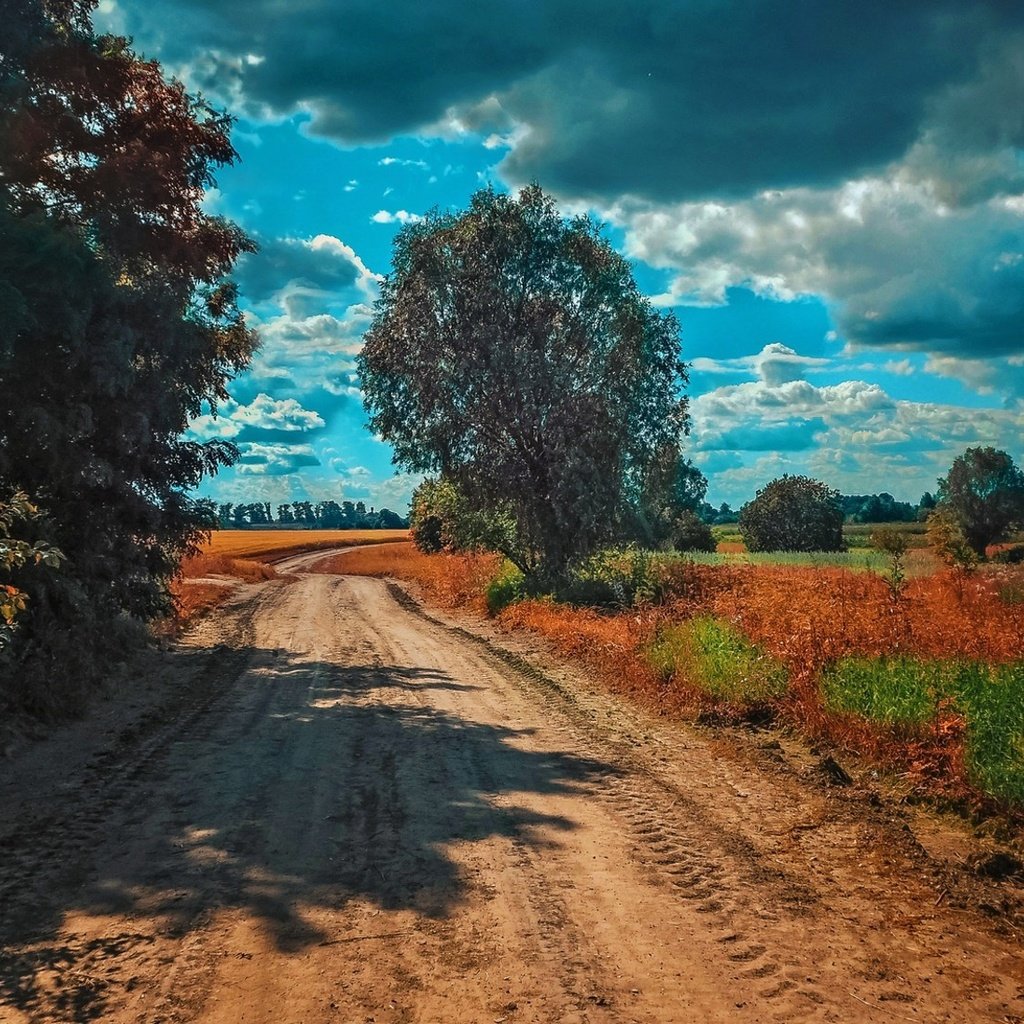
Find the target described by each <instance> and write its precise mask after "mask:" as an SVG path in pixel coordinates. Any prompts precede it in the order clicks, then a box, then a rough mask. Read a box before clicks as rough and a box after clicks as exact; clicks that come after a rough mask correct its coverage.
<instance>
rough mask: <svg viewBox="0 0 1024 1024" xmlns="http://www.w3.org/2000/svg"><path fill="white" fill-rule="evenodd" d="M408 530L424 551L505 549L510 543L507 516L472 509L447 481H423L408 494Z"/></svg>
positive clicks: (431, 552) (414, 541) (454, 485)
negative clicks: (409, 499) (410, 498)
mask: <svg viewBox="0 0 1024 1024" xmlns="http://www.w3.org/2000/svg"><path fill="white" fill-rule="evenodd" d="M409 529H410V532H411V533H412V539H413V543H414V544H415V545H416V547H417V548H419V550H420V551H423V552H424V553H426V554H436V553H437V552H438V551H476V550H479V549H481V548H483V549H487V550H491V551H507V550H510V549H511V546H512V537H511V533H512V523H511V520H510V519H509V517H508V515H502V514H500V513H498V514H494V513H484V512H481V511H479V510H478V509H476V508H474V507H473V506H472V505H471V504H470V502H469V501H468V500H467V498H466V496H465V495H464V494H463V493H462V491H460V490H459V488H458V485H456V484H455V483H453V482H452V481H451V480H445V479H439V480H433V479H428V480H424V481H423V483H421V484H420V485H419V486H418V487H417V488H416V490H415V491H413V495H412V510H411V512H410V515H409Z"/></svg>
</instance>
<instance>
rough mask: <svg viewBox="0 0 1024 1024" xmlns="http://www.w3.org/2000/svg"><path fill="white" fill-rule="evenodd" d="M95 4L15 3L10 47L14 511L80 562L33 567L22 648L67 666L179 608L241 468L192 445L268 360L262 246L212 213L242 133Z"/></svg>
mask: <svg viewBox="0 0 1024 1024" xmlns="http://www.w3.org/2000/svg"><path fill="white" fill-rule="evenodd" d="M94 7H95V3H93V2H90V0H46V2H43V0H19V2H18V3H16V4H14V5H13V7H12V8H11V9H10V10H9V11H8V12H7V14H6V15H5V33H7V35H6V37H5V40H4V42H3V44H0V500H2V499H3V498H4V496H5V494H10V493H13V492H15V491H22V492H26V493H27V494H28V495H29V496H30V497H31V498H32V500H33V501H35V502H37V503H38V504H39V505H40V506H41V507H42V508H43V509H44V510H45V513H46V515H45V516H44V517H42V518H41V519H39V520H38V521H36V523H35V529H37V530H38V531H41V532H42V533H44V534H45V535H46V538H47V539H49V540H51V541H52V542H53V543H54V544H56V545H57V546H59V548H60V549H61V550H62V551H63V552H64V554H65V556H66V562H65V564H64V565H63V567H62V571H61V573H59V574H58V575H56V576H54V575H53V574H50V575H49V576H43V575H37V574H35V573H34V571H33V570H32V567H31V566H29V567H26V570H25V572H26V579H25V590H26V592H27V594H28V596H29V603H28V606H27V610H26V613H25V615H23V616H22V618H21V624H22V628H21V636H20V637H19V639H20V641H21V643H20V645H12V648H11V649H12V650H15V649H17V651H18V655H19V656H20V657H24V656H25V655H27V654H29V653H34V654H36V655H41V656H43V657H46V656H49V657H50V658H51V660H53V661H55V662H57V661H59V660H60V659H61V658H62V657H64V656H65V655H66V654H67V652H68V651H69V650H70V651H73V652H75V653H81V657H82V659H83V660H89V658H90V654H91V652H93V648H92V646H91V645H92V644H93V642H94V641H95V642H100V641H101V640H102V639H103V637H104V636H105V635H106V632H107V631H106V630H105V629H104V627H103V625H102V622H104V621H106V622H108V623H109V622H112V621H113V620H114V618H115V617H116V616H118V615H119V614H121V613H124V612H126V613H128V614H129V615H130V616H135V617H146V616H148V615H151V614H153V613H154V612H156V611H158V610H160V609H161V608H162V607H164V605H165V601H166V591H165V583H166V581H167V579H168V577H169V576H170V575H171V574H172V573H173V571H174V569H175V566H176V561H177V558H178V556H179V555H180V554H181V553H182V552H183V551H184V550H186V549H187V548H188V547H189V545H190V544H191V543H192V542H193V541H194V540H195V538H196V537H197V536H198V535H199V532H200V531H201V529H202V528H203V526H204V525H206V519H205V517H204V515H203V512H202V510H201V509H198V508H196V507H195V505H194V503H192V502H191V501H190V500H189V498H188V497H187V493H188V491H189V490H190V489H191V488H193V487H195V485H196V484H197V483H198V482H199V480H200V478H201V477H202V476H203V475H204V474H206V473H208V472H211V471H213V470H215V469H216V468H217V467H218V466H219V465H222V464H224V463H226V462H229V461H231V459H232V458H233V455H234V451H233V449H232V447H231V446H230V445H226V444H224V443H223V442H213V443H209V444H205V445H204V444H199V443H197V442H192V441H187V440H183V439H182V437H181V434H182V432H183V431H184V429H185V428H186V426H187V424H188V420H189V418H190V417H191V416H194V415H196V414H197V413H199V412H200V410H201V409H202V407H203V406H204V403H207V404H210V405H214V406H215V405H216V403H217V402H218V400H222V399H223V398H224V397H226V396H225V390H224V387H225V383H226V381H227V380H228V379H229V378H230V377H231V376H232V375H233V374H234V373H235V372H237V371H238V370H240V369H242V368H243V367H244V366H245V365H246V364H247V362H248V360H249V357H250V355H251V352H252V350H253V347H254V344H255V338H254V336H253V334H252V333H251V331H250V330H249V329H248V328H247V327H246V325H245V323H244V320H243V319H242V316H241V314H240V312H239V310H238V308H237V306H236V303H235V291H234V288H233V286H232V285H231V284H230V282H229V281H228V280H227V276H226V275H227V274H228V273H229V272H230V270H231V268H232V265H233V263H234V261H235V259H236V258H237V256H238V255H239V254H240V253H241V252H243V251H245V250H247V249H249V248H251V246H250V243H249V242H248V240H247V239H246V238H245V236H244V235H243V234H242V233H241V232H240V231H239V230H238V229H237V228H236V227H235V226H233V225H232V224H230V223H228V222H226V221H224V220H222V219H220V218H218V217H214V216H211V215H210V214H209V213H208V212H206V211H205V209H204V207H203V200H204V197H205V192H206V189H207V188H208V187H209V186H210V185H211V184H212V182H213V172H214V171H215V169H216V168H217V167H218V166H221V165H224V164H226V163H229V162H231V161H232V160H233V159H234V157H235V154H234V150H233V149H232V148H231V144H230V139H229V135H228V132H229V127H230V123H229V120H228V119H227V118H226V117H224V116H223V115H221V114H219V113H217V112H215V111H213V110H211V109H210V108H209V107H208V106H207V105H206V104H205V103H204V102H203V101H201V100H199V99H196V98H194V97H191V96H189V95H188V94H187V93H186V92H185V90H184V89H183V88H182V86H181V85H180V84H179V83H177V82H174V81H170V80H168V79H166V78H165V77H164V75H163V73H162V71H161V69H160V67H159V65H157V64H155V63H152V62H150V61H146V60H143V59H142V58H140V57H139V56H137V55H136V54H135V53H134V52H133V51H132V50H131V48H130V46H129V44H128V42H127V41H126V40H124V39H120V38H116V37H111V36H97V35H96V34H95V33H94V31H93V28H92V25H91V21H90V14H91V11H92V9H93V8H94ZM61 632H63V633H64V634H65V636H67V635H74V637H75V639H74V641H73V642H72V643H67V642H65V646H64V648H63V649H58V645H57V643H56V640H55V637H56V635H57V634H58V633H61ZM83 638H84V639H83ZM22 667H23V666H22ZM64 667H65V671H73V670H74V669H73V668H72V667H70V666H67V665H65V666H64ZM19 671H20V670H19Z"/></svg>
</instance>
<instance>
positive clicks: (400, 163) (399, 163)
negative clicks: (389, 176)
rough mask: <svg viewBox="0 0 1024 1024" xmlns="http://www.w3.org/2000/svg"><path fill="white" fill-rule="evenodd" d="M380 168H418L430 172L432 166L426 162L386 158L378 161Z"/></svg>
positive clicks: (393, 157)
mask: <svg viewBox="0 0 1024 1024" xmlns="http://www.w3.org/2000/svg"><path fill="white" fill-rule="evenodd" d="M377 165H378V166H379V167H418V168H419V169H420V170H421V171H429V170H430V164H428V163H427V162H426V160H402V159H399V158H398V157H396V156H386V157H384V158H383V159H381V160H378V161H377Z"/></svg>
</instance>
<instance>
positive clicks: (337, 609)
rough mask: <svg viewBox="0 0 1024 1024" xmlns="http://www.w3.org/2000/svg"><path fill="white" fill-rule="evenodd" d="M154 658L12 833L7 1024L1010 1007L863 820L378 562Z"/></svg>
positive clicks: (1, 1009)
mask: <svg viewBox="0 0 1024 1024" xmlns="http://www.w3.org/2000/svg"><path fill="white" fill-rule="evenodd" d="M301 568H308V564H307V563H303V565H302V566H301ZM174 659H175V661H176V662H180V667H179V668H178V669H177V670H176V671H177V676H176V689H175V690H174V695H173V699H172V700H171V701H170V702H169V703H168V704H167V706H166V707H165V708H164V709H163V710H162V711H161V713H159V714H155V715H153V716H151V717H150V718H149V719H147V720H146V721H145V722H144V723H143V725H142V726H140V727H139V728H138V729H136V730H134V731H130V730H126V733H125V735H123V736H122V738H121V740H120V741H119V743H118V744H116V745H115V746H113V747H112V748H111V749H109V750H107V751H105V752H103V753H102V754H101V755H99V756H97V757H95V758H93V760H92V762H91V763H90V764H89V765H88V766H86V768H85V769H84V770H83V771H82V772H81V773H79V774H77V775H76V776H75V777H73V778H69V779H64V780H60V781H59V783H55V784H54V785H53V789H52V792H47V793H46V794H45V797H46V799H45V800H43V799H36V800H35V802H34V803H33V804H32V806H31V808H29V809H28V810H26V811H25V813H24V814H22V815H21V817H20V819H19V820H17V821H11V820H9V821H8V822H6V823H5V825H4V826H3V830H2V831H0V851H2V852H3V858H2V868H0V941H2V947H3V952H2V953H0V1021H4V1022H8V1021H10V1022H18V1024H21V1022H43V1021H46V1022H53V1021H60V1022H67V1021H75V1022H79V1021H94V1020H95V1021H111V1022H115V1024H121V1022H129V1021H132V1022H153V1024H157V1022H179V1021H180V1022H185V1021H204V1022H222V1024H234V1022H240V1021H245V1022H263V1021H265V1022H271V1021H275V1022H278V1021H281V1022H298V1021H308V1022H320V1021H325V1022H326V1021H338V1022H345V1024H349V1022H360V1024H364V1022H366V1024H368V1022H373V1024H397V1022H405V1021H422V1022H441V1021H466V1022H477V1021H480V1022H487V1021H497V1020H502V1021H508V1022H509V1024H515V1022H520V1021H522V1022H534V1024H550V1022H566V1024H571V1022H595V1024H596V1022H616V1024H619V1022H633V1021H635V1022H644V1024H661V1022H665V1024H673V1022H680V1024H682V1022H690V1021H700V1022H704V1021H708V1022H714V1021H739V1022H753V1021H773V1020H774V1021H780V1022H781V1021H837V1022H838V1021H879V1022H881V1021H893V1020H899V1019H910V1020H916V1021H921V1022H938V1021H1012V1020H1015V1019H1020V1017H1021V1015H1024V999H1022V998H1021V997H1022V996H1024V991H1022V989H1021V983H1022V980H1024V958H1022V957H1021V954H1020V951H1019V949H1018V948H1017V947H1016V946H1015V945H1012V944H1010V943H1009V942H1008V941H1006V940H1004V939H1000V938H999V937H998V936H996V935H995V934H994V933H992V932H991V930H990V928H989V926H988V925H987V924H986V923H985V922H984V920H983V919H982V918H981V917H980V916H978V915H975V914H973V913H971V912H969V911H967V910H958V909H953V908H949V907H947V906H946V905H944V904H942V902H941V900H939V901H937V900H936V895H937V894H936V892H935V891H934V889H933V888H932V886H931V885H930V883H929V881H928V879H927V877H924V875H923V874H922V873H921V872H920V871H918V870H917V868H918V867H919V866H920V865H919V864H918V863H915V862H914V861H913V858H912V854H911V853H909V852H907V851H901V849H900V848H899V847H898V845H897V846H893V845H892V843H891V842H889V841H888V840H889V837H888V833H887V832H886V829H887V827H888V826H886V824H885V823H884V822H882V821H881V820H877V821H876V820H872V819H869V818H865V816H864V814H863V813H862V812H860V811H858V810H856V809H854V808H852V807H850V806H848V805H845V804H842V803H837V802H836V801H834V800H832V799H831V798H830V797H829V796H828V794H825V793H822V792H812V791H809V790H807V789H806V788H805V787H802V786H801V785H800V784H798V783H797V782H795V781H794V780H792V779H787V778H785V777H779V778H773V777H767V776H759V775H758V774H757V773H756V772H752V771H751V770H750V768H749V767H744V766H742V765H740V764H737V763H736V762H735V761H730V760H729V759H728V758H724V757H719V756H716V754H715V752H714V751H713V750H712V748H711V746H710V745H709V743H708V741H707V740H704V739H701V738H700V737H698V736H696V735H691V734H689V733H687V732H685V731H683V730H678V729H676V730H673V729H671V728H669V727H659V726H657V725H655V724H651V723H648V724H644V723H643V722H642V721H641V719H639V718H638V717H637V715H636V713H635V712H632V711H630V710H629V709H624V708H622V707H621V706H620V705H619V704H617V703H616V702H615V701H614V700H612V699H611V698H608V697H605V696H602V695H601V694H600V693H599V692H597V691H595V690H592V689H591V690H578V691H570V689H569V688H568V687H566V688H563V689H560V688H559V687H557V686H554V685H552V683H551V681H550V680H548V679H545V678H544V677H542V676H540V675H538V674H537V673H536V672H534V671H531V670H530V668H529V666H528V665H525V664H522V663H519V662H518V661H517V660H516V659H515V658H510V657H508V656H503V655H502V654H501V652H500V651H495V650H494V649H493V648H492V647H490V646H488V644H486V643H484V642H482V641H480V640H477V639H474V638H473V637H472V636H470V635H468V634H466V633H465V632H463V631H461V630H458V629H455V628H452V627H451V626H448V625H446V624H445V623H443V622H439V621H435V620H433V619H431V618H430V616H429V615H425V614H423V613H422V612H420V611H418V610H417V608H416V606H415V605H413V604H411V603H410V602H409V600H408V599H406V598H404V597H403V596H402V595H401V594H400V593H398V595H397V597H396V592H395V590H393V589H391V588H389V586H388V585H387V584H386V583H383V582H381V581H377V580H372V579H361V578H354V577H339V576H330V575H315V574H312V575H305V576H301V577H299V578H298V579H297V580H296V581H295V582H292V583H290V584H287V585H285V584H281V583H270V584H262V585H257V586H253V587H244V588H240V589H239V591H238V593H237V594H236V595H235V597H234V598H233V599H232V601H231V603H230V604H229V605H228V606H226V607H225V608H224V609H221V610H220V611H218V612H217V613H215V614H214V615H212V616H211V617H210V618H209V619H207V620H206V621H204V622H203V623H201V624H200V626H199V627H198V628H197V629H196V630H195V632H194V633H193V635H192V636H191V637H190V638H189V640H188V641H187V643H186V644H185V645H184V646H183V648H182V650H181V651H179V652H178V653H177V654H175V655H174ZM638 723H639V725H638ZM40 784H41V785H45V781H44V782H41V783H40Z"/></svg>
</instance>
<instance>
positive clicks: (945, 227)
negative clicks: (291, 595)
mask: <svg viewBox="0 0 1024 1024" xmlns="http://www.w3.org/2000/svg"><path fill="white" fill-rule="evenodd" d="M98 22H99V24H100V25H101V26H102V27H106V28H112V29H115V30H117V31H121V32H125V33H127V34H129V35H131V36H133V37H134V39H135V42H136V46H137V48H138V49H139V50H141V51H142V52H143V53H145V54H147V55H148V56H152V57H155V58H157V59H159V60H161V61H162V62H163V63H164V64H165V66H166V67H167V68H168V69H169V70H170V71H172V72H173V73H175V74H176V75H178V76H179V77H181V78H182V79H183V80H184V81H185V82H186V84H187V85H188V86H189V87H190V88H191V89H193V90H201V91H202V92H203V93H204V94H205V95H206V96H207V97H208V98H210V99H212V100H214V101H216V102H217V103H219V104H221V105H223V106H226V107H228V108H229V109H230V110H231V111H232V112H233V113H234V114H235V115H236V116H237V117H238V126H237V130H236V132H235V136H234V139H235V144H236V146H237V149H238V151H239V153H240V155H241V161H240V163H239V164H238V166H236V167H233V168H230V169H228V170H225V171H224V172H222V173H221V175H220V176H219V182H218V185H219V187H218V189H217V190H216V191H215V192H212V193H211V194H210V196H209V198H208V203H209V205H210V207H211V208H212V209H215V210H217V211H218V212H222V213H224V214H225V215H227V216H229V217H231V218H233V219H234V220H236V221H238V222H240V223H241V224H242V225H243V226H244V227H245V228H246V230H248V231H249V232H250V233H251V234H252V235H253V236H254V237H255V238H256V239H257V240H258V241H259V242H260V245H261V247H262V248H261V252H260V254H259V255H258V256H255V257H251V258H248V259H247V261H246V262H245V263H244V264H243V265H242V266H241V267H240V269H239V274H238V277H239V280H240V283H241V285H242V288H243V291H244V294H245V298H246V306H247V309H248V310H249V312H250V315H251V317H252V320H253V323H254V324H256V325H257V326H258V327H259V329H260V332H261V334H262V336H263V348H262V351H261V352H260V354H259V355H258V356H257V358H256V360H255V362H254V364H253V367H252V369H251V370H250V371H249V372H248V373H247V374H246V375H245V376H244V377H242V378H240V379H239V380H237V381H235V382H234V384H233V385H232V387H231V393H232V397H233V401H232V402H231V403H230V404H229V405H228V406H227V407H226V408H224V409H223V410H222V412H221V415H220V416H219V417H218V418H217V419H212V418H210V417H203V418H201V419H200V420H199V421H197V422H196V423H195V424H194V428H193V429H194V431H195V433H196V434H197V435H198V436H201V437H213V436H222V437H228V438H231V439H232V440H234V441H235V442H236V443H237V444H238V445H239V447H240V448H241V450H242V452H243V456H242V460H241V462H240V464H239V465H238V466H236V467H235V468H234V469H232V470H229V471H226V472H224V473H223V474H222V475H221V477H220V478H218V479H217V480H216V481H215V482H214V483H211V484H210V485H208V486H207V487H206V488H205V489H204V491H205V493H207V494H209V495H211V496H214V497H217V498H218V499H220V500H240V499H242V498H243V497H246V498H250V497H251V498H254V499H262V500H268V501H278V500H282V501H284V500H292V499H297V498H305V497H312V498H316V499H320V498H327V497H333V498H338V497H339V495H340V496H344V497H347V498H352V499H361V500H364V501H366V502H367V503H368V504H374V505H378V506H379V505H388V506H390V507H392V508H397V509H399V510H402V511H404V507H405V503H406V501H407V498H408V493H409V490H410V483H411V481H410V480H409V479H408V478H405V477H401V476H396V475H395V472H394V470H393V468H392V467H391V465H390V452H389V450H388V448H387V447H386V446H385V445H383V444H381V443H379V442H378V441H376V440H374V439H373V438H372V437H371V436H370V435H369V434H368V433H367V431H366V430H365V428H364V426H363V424H364V420H365V415H364V413H363V411H362V408H361V405H360V399H359V390H358V388H359V383H358V380H357V378H356V376H355V374H354V356H355V354H356V353H357V352H358V349H359V344H360V337H361V333H362V331H363V330H364V329H365V327H366V325H367V321H368V318H369V316H370V315H371V307H372V302H373V300H374V297H375V295H376V289H377V284H378V281H379V280H380V276H381V275H383V274H386V273H387V272H388V266H389V259H390V253H391V239H392V237H393V235H394V232H395V230H396V229H397V228H398V226H400V225H401V224H402V223H404V222H406V221H408V220H410V219H414V218H416V217H417V216H420V215H421V214H422V213H423V212H424V211H426V210H428V209H430V208H431V207H435V206H436V207H441V208H445V207H454V208H461V207H463V206H464V205H465V204H466V201H467V199H468V197H469V196H470V194H471V193H472V192H473V191H474V190H475V189H477V188H479V187H480V186H481V184H483V183H486V182H493V183H494V184H495V186H496V187H499V188H509V189H514V188H515V187H517V186H518V185H521V184H523V183H525V182H528V181H531V180H536V181H538V182H539V183H540V184H541V186H542V187H544V188H545V189H546V190H548V191H550V192H552V193H554V194H555V195H556V196H557V197H558V198H559V201H560V202H561V203H562V205H563V208H564V209H565V210H566V211H578V210H583V209H588V210H591V211H593V212H594V214H595V215H596V216H597V217H598V218H600V219H601V220H602V221H603V222H604V223H605V224H606V225H607V228H608V233H609V236H610V237H611V238H612V240H613V241H614V243H615V244H616V245H617V246H618V247H619V248H620V249H621V250H622V251H623V252H624V253H625V254H626V255H627V256H628V257H630V259H631V260H633V261H634V265H635V267H636V275H637V278H638V280H639V282H640V283H641V286H642V287H643V288H644V289H645V291H647V293H648V294H650V295H651V296H652V297H653V298H654V300H655V301H656V302H657V303H658V304H660V305H663V306H669V307H672V308H674V309H675V311H676V313H677V315H678V317H679V319H680V321H681V323H682V328H683V333H682V346H683V353H684V356H685V357H686V358H687V359H688V360H689V361H691V363H692V381H691V389H690V394H691V398H692V413H693V434H692V438H691V454H692V456H693V458H694V460H695V461H696V462H697V463H698V464H699V465H700V466H701V467H702V469H703V470H704V472H705V473H706V474H707V476H708V477H709V480H710V484H711V486H710V492H709V497H710V498H711V499H712V500H713V501H715V502H716V503H717V502H721V501H728V502H730V503H732V504H734V505H736V504H739V503H741V502H743V501H744V500H746V499H747V498H749V497H751V496H752V494H753V492H754V490H755V489H756V488H757V487H758V486H760V485H761V484H763V483H764V482H766V481H767V480H768V479H770V478H771V477H773V476H777V475H779V474H780V473H782V472H802V473H810V474H812V475H814V476H817V477H820V478H822V479H824V480H826V481H828V482H829V483H830V484H832V485H833V486H836V487H838V488H840V489H841V490H843V491H844V492H847V493H850V492H856V493H860V492H871V491H878V490H888V491H890V492H891V493H893V494H895V495H896V496H897V497H899V498H903V499H909V500H916V499H917V498H919V497H920V495H921V493H922V492H923V491H924V490H926V489H927V490H933V489H934V485H935V479H936V477H937V476H938V475H939V474H940V473H942V472H944V471H945V469H946V468H947V467H948V465H949V463H950V461H951V460H952V458H953V457H954V456H955V455H957V454H958V453H959V452H960V451H962V450H963V448H964V447H966V446H968V445H972V444H992V445H996V446H997V447H1002V448H1005V449H1006V450H1008V451H1009V452H1010V453H1011V454H1012V455H1013V456H1014V458H1016V459H1018V461H1019V460H1020V459H1021V457H1022V456H1024V445H1022V442H1021V426H1022V423H1024V5H1021V4H1015V3H1010V2H1005V0H990V2H986V0H959V2H949V0H923V2H918V0H899V2H895V3H894V2H893V0H884V2H883V0H858V2H856V3H854V2H843V0H838V2H835V3H821V2H820V0H813V2H812V0H728V2H727V0H674V2H673V0H628V2H626V0H589V2H587V3H582V2H580V0H489V2H480V3H476V4H470V3H465V2H460V3H456V2H454V0H415V2H409V0H394V2H392V3H389V4H383V3H380V2H379V0H292V2H289V3H284V2H281V0H147V2H146V3H141V2H130V0H116V2H115V0H104V2H103V3H102V5H101V15H100V17H99V19H98Z"/></svg>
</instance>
